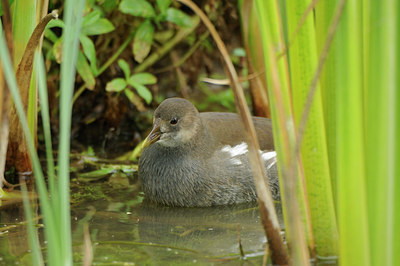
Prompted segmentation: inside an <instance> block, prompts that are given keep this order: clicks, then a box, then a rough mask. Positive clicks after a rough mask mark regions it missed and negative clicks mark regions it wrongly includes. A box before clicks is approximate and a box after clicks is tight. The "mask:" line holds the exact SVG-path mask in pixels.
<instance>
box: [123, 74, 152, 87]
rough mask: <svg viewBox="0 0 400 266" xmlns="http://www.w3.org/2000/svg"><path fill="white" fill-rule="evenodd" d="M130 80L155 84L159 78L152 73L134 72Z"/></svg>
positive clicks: (144, 83) (143, 83)
mask: <svg viewBox="0 0 400 266" xmlns="http://www.w3.org/2000/svg"><path fill="white" fill-rule="evenodd" d="M129 81H130V82H134V83H139V84H142V85H147V84H155V83H156V82H157V78H156V77H155V76H153V75H152V74H150V73H139V74H134V75H132V76H131V77H130V78H129Z"/></svg>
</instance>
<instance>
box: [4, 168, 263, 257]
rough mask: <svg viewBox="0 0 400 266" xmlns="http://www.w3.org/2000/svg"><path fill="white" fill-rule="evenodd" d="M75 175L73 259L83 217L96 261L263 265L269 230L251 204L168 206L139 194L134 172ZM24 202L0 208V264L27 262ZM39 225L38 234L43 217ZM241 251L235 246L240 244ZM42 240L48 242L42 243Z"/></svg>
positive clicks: (79, 250)
mask: <svg viewBox="0 0 400 266" xmlns="http://www.w3.org/2000/svg"><path fill="white" fill-rule="evenodd" d="M82 180H83V179H82V178H80V177H79V176H77V177H75V178H74V179H72V183H71V193H72V194H71V195H72V198H71V199H72V207H71V217H72V230H73V243H74V261H75V263H76V264H78V265H79V264H81V263H82V260H83V251H82V250H83V244H82V243H83V238H84V234H83V232H84V230H83V228H84V226H83V225H84V224H85V223H86V224H87V225H88V228H89V234H90V238H91V243H92V247H93V265H134V264H135V265H192V264H193V265H261V264H262V261H263V256H264V250H265V245H266V238H265V236H264V231H263V229H262V226H261V224H260V217H259V212H258V208H257V206H256V205H255V204H250V205H239V206H225V207H213V208H171V207H163V206H155V205H152V204H150V203H147V202H145V201H143V196H142V195H141V193H140V191H139V188H138V185H137V182H136V178H135V177H132V176H129V175H126V174H123V173H114V174H112V175H111V176H107V177H105V178H103V179H100V180H96V181H91V182H85V181H82ZM24 220H25V218H24V214H23V210H22V207H21V204H18V203H17V204H13V205H11V206H8V207H5V208H4V207H3V208H1V209H0V227H1V228H2V230H0V265H16V264H19V265H30V254H29V247H28V240H27V233H26V227H25V226H24V225H21V224H20V222H22V221H24ZM37 223H38V227H37V228H38V233H39V235H40V236H41V239H43V237H42V233H43V232H42V231H43V230H42V227H41V224H40V223H41V220H38V222H37ZM239 243H240V244H241V248H242V250H243V253H244V256H242V255H241V252H240V244H239ZM42 247H45V244H43V243H42Z"/></svg>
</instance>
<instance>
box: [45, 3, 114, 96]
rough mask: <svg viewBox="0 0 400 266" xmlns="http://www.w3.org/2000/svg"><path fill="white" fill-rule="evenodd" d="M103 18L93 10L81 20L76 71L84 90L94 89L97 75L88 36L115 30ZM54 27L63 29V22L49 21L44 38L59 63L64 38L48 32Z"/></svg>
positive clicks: (95, 59) (92, 48)
mask: <svg viewBox="0 0 400 266" xmlns="http://www.w3.org/2000/svg"><path fill="white" fill-rule="evenodd" d="M103 16H104V14H102V12H101V11H99V10H93V11H92V12H90V13H88V14H87V15H86V16H85V17H84V18H83V22H82V30H81V34H80V36H79V41H80V43H81V47H82V49H81V50H80V51H79V53H78V61H77V63H76V69H77V71H78V73H79V75H80V76H81V77H82V79H83V81H84V82H85V86H86V88H88V89H90V90H93V89H94V86H95V84H96V80H95V77H96V76H97V75H98V74H99V68H98V66H97V57H96V50H95V45H94V43H93V40H92V39H91V38H90V36H95V35H101V34H106V33H109V32H111V31H113V30H114V29H115V28H114V25H113V24H112V23H111V22H110V21H109V20H108V19H106V18H104V17H103ZM55 27H59V28H64V22H63V21H62V20H53V21H51V22H50V23H49V24H48V26H47V30H46V32H45V36H46V38H47V39H48V40H50V41H52V42H53V47H52V50H51V53H52V54H53V55H54V58H55V60H56V61H57V62H58V63H61V58H62V45H63V39H64V38H63V36H61V37H58V36H57V35H56V34H55V33H54V32H53V31H52V30H50V29H51V28H55Z"/></svg>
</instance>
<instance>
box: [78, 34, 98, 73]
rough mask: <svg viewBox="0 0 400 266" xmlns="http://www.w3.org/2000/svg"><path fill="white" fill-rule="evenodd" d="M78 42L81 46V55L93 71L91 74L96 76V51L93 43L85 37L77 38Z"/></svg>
mask: <svg viewBox="0 0 400 266" xmlns="http://www.w3.org/2000/svg"><path fill="white" fill-rule="evenodd" d="M79 40H80V42H81V44H82V49H83V53H84V54H85V56H86V57H87V59H89V62H90V67H91V69H92V71H93V74H95V75H96V73H97V71H98V70H97V57H96V50H95V48H94V43H93V41H92V40H91V39H90V38H89V37H87V36H86V35H82V34H81V36H80V37H79Z"/></svg>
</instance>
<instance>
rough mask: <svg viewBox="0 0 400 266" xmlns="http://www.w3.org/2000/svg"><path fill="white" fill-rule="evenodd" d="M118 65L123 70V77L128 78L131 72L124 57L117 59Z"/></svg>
mask: <svg viewBox="0 0 400 266" xmlns="http://www.w3.org/2000/svg"><path fill="white" fill-rule="evenodd" d="M118 65H119V67H120V68H121V69H122V71H123V72H124V75H125V78H129V76H130V74H131V68H130V67H129V64H128V63H127V62H126V61H125V60H124V59H119V60H118Z"/></svg>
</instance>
